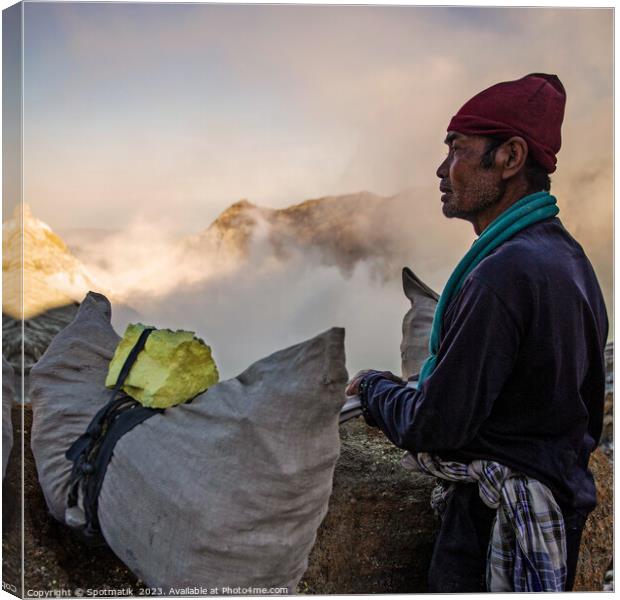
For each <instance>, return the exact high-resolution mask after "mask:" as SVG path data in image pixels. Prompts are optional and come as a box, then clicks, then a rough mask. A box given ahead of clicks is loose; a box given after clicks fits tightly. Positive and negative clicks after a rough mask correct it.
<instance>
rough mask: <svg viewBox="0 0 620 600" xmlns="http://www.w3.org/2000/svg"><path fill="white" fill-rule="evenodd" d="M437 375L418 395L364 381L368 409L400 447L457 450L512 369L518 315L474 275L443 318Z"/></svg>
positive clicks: (380, 380)
mask: <svg viewBox="0 0 620 600" xmlns="http://www.w3.org/2000/svg"><path fill="white" fill-rule="evenodd" d="M444 327H445V331H444V332H443V335H442V340H441V345H440V347H439V351H438V354H437V365H436V368H435V370H434V371H433V373H432V374H431V375H430V376H429V377H428V378H427V379H426V380H425V381H424V383H423V384H422V386H421V387H420V389H418V390H415V389H413V388H410V387H405V386H403V385H399V384H396V383H393V382H391V381H388V380H386V379H385V378H384V377H383V376H382V375H381V374H371V375H369V376H368V377H367V378H365V379H366V382H365V383H366V397H365V401H366V404H367V410H368V413H369V415H370V416H371V417H372V420H373V421H374V422H375V423H376V424H377V426H378V427H380V428H381V429H382V430H383V432H384V433H385V434H386V436H387V437H388V438H389V439H390V440H391V441H392V443H394V444H395V445H396V446H398V447H400V448H403V449H406V450H410V451H412V452H441V451H442V450H443V451H449V450H455V449H458V448H461V447H463V446H465V445H466V444H468V443H469V442H470V441H471V440H472V439H473V438H474V437H475V435H476V432H477V431H478V429H479V428H480V426H481V425H482V424H483V423H484V421H485V420H486V419H487V418H488V416H489V414H490V412H491V409H492V407H493V403H494V402H495V400H496V398H497V397H498V395H499V394H500V392H501V390H502V387H503V386H504V384H505V382H506V380H507V379H508V377H509V375H510V373H511V372H512V370H513V367H514V364H515V361H516V357H517V354H518V348H519V341H520V338H521V332H520V328H519V326H518V324H517V322H516V319H515V318H514V315H513V313H512V312H511V311H510V310H509V309H508V307H507V306H506V304H505V303H504V301H503V300H502V299H501V298H500V297H499V296H498V295H497V293H496V292H495V291H494V290H493V289H492V288H491V287H489V285H487V284H486V283H484V282H483V281H481V280H479V279H477V278H476V277H470V278H469V279H468V280H467V281H466V282H465V284H464V286H463V288H462V289H461V292H460V293H459V295H458V296H457V298H456V299H455V300H454V304H453V305H452V306H450V307H449V308H448V311H447V313H446V315H445V316H444Z"/></svg>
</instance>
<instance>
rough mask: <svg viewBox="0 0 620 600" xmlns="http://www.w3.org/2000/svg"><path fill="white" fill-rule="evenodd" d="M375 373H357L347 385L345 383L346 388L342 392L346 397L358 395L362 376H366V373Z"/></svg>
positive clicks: (370, 371) (366, 371)
mask: <svg viewBox="0 0 620 600" xmlns="http://www.w3.org/2000/svg"><path fill="white" fill-rule="evenodd" d="M376 372H377V371H373V370H372V369H366V370H365V371H359V372H358V373H357V375H354V376H353V377H352V378H351V379H349V383H347V387H346V389H345V390H344V393H345V395H346V396H356V395H357V394H358V393H359V386H360V383H361V381H362V379H364V375H368V373H376Z"/></svg>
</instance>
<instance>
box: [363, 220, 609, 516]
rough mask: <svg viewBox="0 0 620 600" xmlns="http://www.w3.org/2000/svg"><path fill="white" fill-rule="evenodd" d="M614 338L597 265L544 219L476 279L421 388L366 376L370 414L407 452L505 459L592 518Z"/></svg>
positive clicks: (491, 259) (455, 306)
mask: <svg viewBox="0 0 620 600" xmlns="http://www.w3.org/2000/svg"><path fill="white" fill-rule="evenodd" d="M607 329H608V323H607V314H606V310H605V305H604V301H603V297H602V294H601V290H600V287H599V285H598V282H597V280H596V276H595V274H594V271H593V269H592V266H591V264H590V262H589V260H588V259H587V257H586V256H585V254H584V252H583V250H582V248H581V246H580V245H579V244H578V243H577V242H576V241H575V240H574V239H573V238H572V237H571V236H570V234H569V233H568V232H567V231H566V230H565V229H564V227H563V226H562V224H561V222H560V220H559V219H557V218H552V219H547V220H545V221H542V222H540V223H536V224H534V225H532V226H530V227H528V228H527V229H525V230H523V231H521V232H519V233H518V234H516V235H515V236H514V237H513V238H511V239H510V240H508V241H507V242H505V243H504V244H503V245H502V246H500V247H499V248H498V249H497V250H495V251H494V252H493V253H492V254H491V255H489V256H488V257H486V258H485V259H484V260H483V261H481V262H480V264H479V265H478V266H477V267H476V268H475V269H474V270H473V271H472V272H471V274H470V275H469V277H468V278H467V280H466V282H465V284H464V285H463V287H462V289H461V291H460V292H459V294H458V295H457V296H456V297H455V298H454V299H453V300H452V302H451V304H450V305H449V306H448V309H447V310H446V312H445V314H444V319H443V324H442V332H441V336H440V339H441V342H440V347H439V351H438V360H437V366H436V369H435V371H434V372H433V373H432V375H431V376H430V377H428V378H427V379H426V381H425V382H424V383H423V384H422V386H421V387H420V389H419V390H417V391H416V390H414V389H412V388H408V387H403V386H402V385H399V384H395V383H393V382H392V381H389V380H387V379H385V378H384V377H383V376H382V375H379V374H373V375H369V376H368V377H367V378H366V382H365V383H366V385H367V393H366V402H367V410H368V413H369V414H370V416H371V417H372V419H373V420H374V421H375V423H376V424H377V425H378V426H379V427H380V428H381V429H382V430H383V431H384V432H385V434H386V435H387V437H388V438H389V439H390V440H391V441H392V442H393V443H394V444H396V445H397V446H399V447H401V448H404V449H407V450H410V451H413V452H431V453H434V454H436V455H438V456H440V457H441V458H442V459H445V460H456V461H460V462H466V463H467V462H471V461H472V460H474V459H489V460H494V461H497V462H499V463H501V464H504V465H506V466H508V467H510V468H512V469H514V470H516V471H520V472H522V473H525V474H527V475H529V476H531V477H534V478H536V479H538V480H539V481H541V482H542V483H544V484H545V485H547V486H548V487H549V488H550V489H551V491H552V492H553V493H554V496H555V497H556V499H557V501H558V502H559V503H560V506H562V507H565V508H569V509H573V510H576V511H577V512H580V513H582V514H586V513H588V512H589V511H590V510H592V508H593V507H594V506H595V505H596V490H595V488H594V482H593V479H592V475H591V473H590V472H589V471H588V467H587V465H588V459H589V456H590V453H591V452H592V450H593V449H594V448H595V447H596V445H597V443H598V440H599V438H600V435H601V429H602V422H603V404H604V395H605V362H604V347H605V342H606V339H607Z"/></svg>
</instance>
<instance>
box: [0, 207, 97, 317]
mask: <svg viewBox="0 0 620 600" xmlns="http://www.w3.org/2000/svg"><path fill="white" fill-rule="evenodd" d="M20 209H21V207H20V206H18V207H17V208H16V210H15V212H14V213H13V216H12V217H11V219H8V220H7V221H5V222H4V223H3V224H2V277H3V279H2V282H3V287H2V312H3V313H4V314H7V315H9V316H11V317H13V318H15V319H19V318H21V316H22V314H21V306H20V304H21V298H20V293H19V292H20V281H21V277H22V250H21V245H22V239H23V286H24V287H23V303H24V305H23V317H24V318H26V319H29V318H32V317H35V316H36V315H38V314H40V313H42V312H45V311H46V310H49V309H51V308H57V307H59V306H64V305H67V304H70V303H72V302H74V301H76V300H77V301H81V300H82V298H83V297H84V295H85V294H86V293H87V292H88V291H89V290H94V291H103V290H101V288H100V286H99V285H98V284H97V283H96V281H94V279H93V277H92V276H91V275H89V273H88V272H87V270H86V268H85V267H84V266H83V265H82V263H81V262H80V261H79V260H77V259H76V258H75V257H74V256H73V255H72V254H71V253H70V252H69V249H68V248H67V246H66V245H65V243H64V242H63V241H62V239H60V237H58V236H57V235H56V234H55V233H54V232H53V231H52V230H51V228H50V227H49V226H48V225H46V224H45V223H43V221H40V220H39V219H37V218H35V217H34V216H33V215H32V212H31V211H30V208H29V207H28V205H23V238H22V234H21V228H20V218H19V217H20V215H19V211H20Z"/></svg>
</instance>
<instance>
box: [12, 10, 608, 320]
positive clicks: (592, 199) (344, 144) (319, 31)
mask: <svg viewBox="0 0 620 600" xmlns="http://www.w3.org/2000/svg"><path fill="white" fill-rule="evenodd" d="M24 36H25V39H24V104H23V110H24V138H23V144H24V154H23V156H24V200H25V201H26V202H28V204H29V205H30V206H31V208H32V211H33V213H34V214H35V215H36V216H37V217H38V218H39V219H41V220H43V221H44V222H46V223H48V224H49V225H50V226H51V227H52V228H53V229H54V230H55V231H57V232H58V233H60V234H61V235H62V234H63V233H64V232H69V231H71V230H75V229H80V228H82V229H92V228H99V229H110V230H114V231H117V232H118V231H119V230H120V231H124V230H128V231H134V230H136V229H137V230H140V231H142V230H144V227H143V225H144V224H145V223H146V224H147V225H148V227H151V229H149V230H150V231H160V232H162V236H169V235H177V234H178V235H183V234H188V233H195V232H198V231H201V230H203V229H205V228H206V227H208V225H209V224H210V223H211V222H212V221H213V219H215V218H216V217H217V215H218V214H219V213H221V212H222V211H223V210H225V209H226V208H227V207H228V206H229V205H230V204H232V203H233V202H235V201H237V200H239V199H241V198H247V199H249V200H250V201H252V202H253V203H255V204H258V205H261V206H268V207H273V208H280V207H285V206H289V205H291V204H295V203H298V202H301V201H303V200H306V199H309V198H316V197H322V196H327V195H337V194H346V193H353V192H358V191H362V190H367V191H370V192H373V193H376V194H382V195H391V194H396V193H398V192H401V191H403V190H408V189H415V190H416V193H415V195H414V196H415V198H417V199H418V200H417V201H416V202H414V203H412V205H411V207H410V210H411V214H413V215H416V216H419V218H420V222H421V223H427V222H432V223H434V226H433V227H432V229H427V230H426V231H412V235H416V236H419V237H420V239H421V240H424V239H425V237H424V236H427V237H432V238H434V239H439V240H442V241H443V242H444V243H445V247H446V248H447V251H446V265H445V269H444V270H443V271H442V278H444V279H445V278H446V277H447V274H449V272H450V269H451V267H452V266H453V265H454V263H455V261H456V260H458V258H459V257H460V256H461V255H462V254H463V253H464V252H465V251H466V250H467V248H468V244H469V243H471V241H473V232H472V231H471V227H470V226H469V225H468V224H466V223H462V222H461V223H455V222H454V221H448V220H446V219H443V218H442V217H441V216H440V214H439V213H440V202H439V191H438V179H437V177H436V175H435V171H436V168H437V166H438V164H439V163H440V162H441V161H442V160H443V158H444V156H445V152H446V150H445V146H444V144H443V139H444V136H445V130H446V126H447V124H448V122H449V119H450V117H451V116H452V115H453V114H454V113H455V112H456V111H457V110H458V108H459V107H460V106H461V105H462V104H463V103H464V102H465V101H466V100H467V99H468V98H470V97H471V96H472V95H473V94H475V93H477V92H478V91H480V90H482V89H484V88H485V87H488V86H490V85H492V84H494V83H497V82H498V81H503V80H510V79H516V78H519V77H521V76H523V75H525V74H527V73H530V72H548V73H555V74H557V75H558V76H559V77H560V79H561V80H562V81H563V83H564V86H565V88H566V90H567V95H568V100H567V107H566V116H565V121H564V126H563V131H562V138H563V139H562V149H561V151H560V153H559V155H558V170H557V172H556V173H554V174H553V175H552V191H553V193H554V194H555V195H556V196H557V198H558V202H559V206H560V210H561V213H560V217H561V218H562V220H563V221H564V223H565V225H566V226H567V228H568V229H569V230H570V231H571V232H572V233H573V234H574V235H575V236H576V237H577V239H578V240H579V241H580V242H581V243H582V244H583V245H584V248H585V249H586V251H587V253H588V255H589V256H590V258H591V260H592V262H593V264H594V266H595V269H596V271H597V275H598V277H599V279H600V281H601V285H602V287H603V289H604V292H605V296H606V299H607V301H608V306H610V307H611V297H612V244H613V225H612V223H613V182H612V175H613V172H612V168H613V167H612V165H613V162H612V158H613V154H612V151H613V148H612V142H613V121H612V117H613V72H612V69H613V12H612V9H610V8H607V9H577V8H570V9H568V8H567V9H562V8H538V9H537V8H486V7H481V8H472V7H414V6H400V7H396V6H393V7H389V6H374V7H373V6H316V5H315V6H303V5H298V6H286V5H271V6H269V5H264V6H260V5H214V4H212V5H199V4H130V3H93V2H89V3H55V2H45V3H37V2H26V3H25V9H24ZM5 190H6V187H5ZM15 196H16V192H15V191H14V190H12V189H10V186H9V189H8V191H5V206H10V205H11V202H10V201H9V202H8V203H7V201H6V198H9V199H11V198H13V197H15ZM409 216H411V215H409ZM429 219H430V221H429ZM148 227H147V229H148ZM153 228H154V229H153ZM154 235H155V234H154ZM132 242H133V243H137V244H139V243H140V240H132ZM128 243H129V242H128ZM418 246H419V247H423V244H422V243H420V244H418ZM128 254H130V252H129V249H128ZM427 258H428V257H424V256H413V257H412V258H411V262H410V263H409V266H411V267H412V268H414V270H416V265H420V264H424V263H425V261H426V260H427ZM444 272H445V273H444ZM426 279H428V275H427V276H426ZM431 279H432V277H431ZM364 281H365V280H364V279H363V278H362V279H361V280H360V281H359V282H358V284H359V285H358V287H359V289H363V287H364ZM432 283H433V285H434V286H435V287H436V288H440V287H441V283H442V282H441V281H440V280H439V279H438V278H435V280H434V281H433V282H432ZM330 289H331V288H330ZM266 293H267V292H266ZM610 310H611V308H610ZM343 312H345V313H346V310H344V311H343ZM399 318H400V317H399ZM361 320H362V319H361V318H360V321H361Z"/></svg>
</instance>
